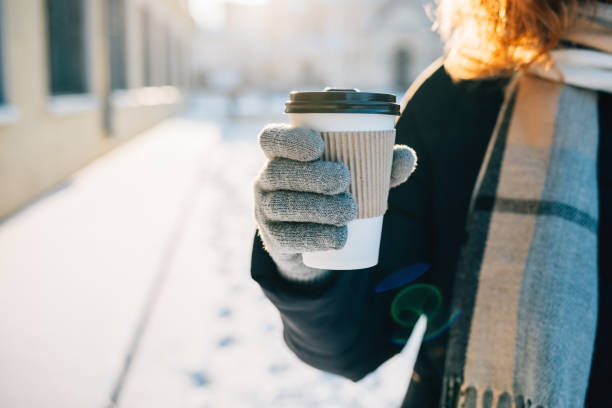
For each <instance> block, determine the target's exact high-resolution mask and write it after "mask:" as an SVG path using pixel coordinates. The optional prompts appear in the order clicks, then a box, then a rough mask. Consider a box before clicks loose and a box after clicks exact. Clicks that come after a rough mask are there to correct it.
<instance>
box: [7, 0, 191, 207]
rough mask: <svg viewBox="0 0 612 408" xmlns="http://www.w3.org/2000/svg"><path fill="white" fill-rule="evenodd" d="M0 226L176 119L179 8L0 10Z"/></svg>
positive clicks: (14, 6) (183, 71)
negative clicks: (100, 159) (132, 140)
mask: <svg viewBox="0 0 612 408" xmlns="http://www.w3.org/2000/svg"><path fill="white" fill-rule="evenodd" d="M0 8H1V11H0V103H1V105H0V217H2V216H4V215H7V214H9V213H10V212H12V211H14V210H15V209H17V208H18V207H19V206H20V205H22V204H23V203H25V202H27V201H28V200H30V199H32V198H33V197H35V196H37V195H39V194H40V193H42V192H44V191H46V190H48V189H49V188H52V187H53V186H55V185H57V184H58V183H59V182H60V181H61V180H62V179H64V178H65V177H66V176H68V175H70V174H71V173H72V172H74V171H75V170H77V169H79V168H81V167H82V166H83V165H85V164H86V163H88V162H89V161H91V160H92V159H94V158H95V157H97V156H99V155H100V154H102V153H104V152H106V151H107V150H109V149H111V148H112V147H114V146H116V145H117V144H118V143H120V142H122V141H124V140H126V139H127V138H129V137H130V136H132V135H134V134H135V133H137V132H139V131H141V130H143V129H144V128H147V127H149V126H151V125H152V124H154V123H155V122H157V121H159V120H160V119H162V118H164V117H166V116H167V115H169V114H171V113H173V112H175V111H176V110H177V109H180V107H181V105H182V101H183V96H184V90H185V89H186V88H187V86H188V85H189V82H190V75H191V74H190V72H191V49H192V40H193V36H194V31H195V25H194V22H193V20H192V17H191V15H190V14H189V13H188V10H187V5H186V0H2V1H0Z"/></svg>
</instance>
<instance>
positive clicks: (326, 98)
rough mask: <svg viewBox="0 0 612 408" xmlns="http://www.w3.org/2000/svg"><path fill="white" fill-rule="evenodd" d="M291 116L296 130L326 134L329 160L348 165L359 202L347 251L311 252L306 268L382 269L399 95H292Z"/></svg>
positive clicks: (338, 92) (336, 92) (330, 92)
mask: <svg viewBox="0 0 612 408" xmlns="http://www.w3.org/2000/svg"><path fill="white" fill-rule="evenodd" d="M286 112H287V114H288V116H289V121H290V123H291V125H292V126H296V127H303V128H308V129H313V130H316V131H318V132H320V133H321V136H322V138H323V140H324V142H325V154H324V159H325V160H331V161H342V162H343V163H344V164H345V165H346V166H347V167H348V168H349V170H350V172H351V185H350V187H349V192H350V193H351V194H352V195H353V198H354V199H355V201H356V203H357V218H356V219H355V220H353V221H350V222H349V223H348V224H347V228H348V239H347V242H346V244H345V246H344V247H343V248H342V249H339V250H329V251H317V252H305V253H303V254H302V259H303V262H304V264H305V265H307V266H310V267H313V268H319V269H333V270H346V269H362V268H369V267H372V266H374V265H376V264H377V263H378V255H379V250H380V239H381V234H382V224H383V215H384V213H385V211H386V209H387V198H388V195H389V183H390V180H391V165H392V161H393V145H394V143H395V119H396V116H397V115H398V114H399V106H398V105H397V104H396V103H395V96H394V95H389V94H375V93H366V92H359V91H357V90H346V89H343V90H334V89H326V90H325V91H323V92H301V93H296V92H292V94H291V100H290V101H289V102H287V109H286Z"/></svg>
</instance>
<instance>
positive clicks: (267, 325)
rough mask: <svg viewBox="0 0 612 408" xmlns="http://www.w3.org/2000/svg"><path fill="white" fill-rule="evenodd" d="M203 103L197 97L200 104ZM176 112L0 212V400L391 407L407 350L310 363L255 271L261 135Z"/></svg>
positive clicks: (16, 404) (240, 123) (15, 405)
mask: <svg viewBox="0 0 612 408" xmlns="http://www.w3.org/2000/svg"><path fill="white" fill-rule="evenodd" d="M200 109H201V107H200ZM203 117H205V114H204V112H203V111H201V110H195V111H191V112H190V113H188V114H185V115H182V116H180V117H175V118H172V119H169V120H166V121H165V122H163V123H161V124H159V125H158V126H156V127H155V128H153V129H151V130H149V131H147V132H144V133H143V134H142V135H140V136H139V137H137V138H135V139H133V140H132V141H130V142H128V143H126V144H125V145H123V146H121V147H119V148H118V149H116V150H114V151H113V152H111V153H109V154H107V155H105V156H103V157H101V158H100V159H98V160H97V161H95V162H94V163H92V164H91V165H90V166H88V167H87V168H85V169H83V170H82V171H80V172H79V173H77V174H75V175H74V176H73V177H72V178H71V179H70V180H68V181H67V182H66V183H65V184H64V185H62V186H60V187H58V188H57V189H56V190H55V191H53V192H50V193H49V194H47V195H46V196H44V197H41V198H40V199H38V200H37V201H35V202H33V203H31V204H30V205H28V206H26V207H25V208H23V209H22V210H21V211H20V212H18V213H17V214H14V215H13V216H11V217H9V218H7V219H5V220H3V221H0V406H2V407H11V408H34V407H36V408H38V407H43V406H44V407H50V408H55V407H58V408H60V407H61V408H72V407H74V408H84V407H96V408H98V407H99V408H104V407H108V406H113V405H114V406H118V407H126V408H132V407H134V408H140V407H147V408H156V407H160V408H162V407H163V408H168V407H172V408H175V407H189V408H191V407H194V408H196V407H197V408H204V407H215V408H216V407H223V408H226V407H230V408H232V407H298V408H299V407H344V406H347V407H348V406H350V407H395V406H397V405H398V403H399V401H401V398H402V397H403V394H404V391H405V387H406V384H407V381H408V377H409V373H408V372H407V369H406V367H408V365H409V361H408V360H409V359H410V358H411V356H406V353H402V355H400V356H398V357H396V358H394V359H392V360H391V361H389V362H388V363H387V364H386V365H384V366H383V367H381V369H379V370H378V371H377V372H375V373H374V374H372V375H370V376H368V377H367V378H366V379H365V380H363V381H361V382H359V383H357V384H354V383H351V382H350V381H346V380H344V379H342V378H339V377H335V376H333V375H329V374H325V373H322V372H319V371H317V370H314V369H312V368H310V367H307V366H306V365H304V364H303V363H301V362H300V361H298V360H297V358H296V357H294V356H293V355H292V354H291V353H290V352H289V351H288V349H287V348H286V347H285V345H284V344H283V342H282V335H281V325H280V321H279V318H278V313H277V312H276V310H275V309H274V308H273V307H272V306H271V304H270V303H269V302H268V301H267V299H265V297H264V296H263V295H262V293H261V291H260V290H259V288H258V286H257V285H256V284H255V283H254V282H252V281H251V279H250V277H249V258H250V244H251V240H252V236H253V231H254V223H253V219H252V216H251V213H252V210H251V205H252V203H251V181H252V179H253V177H254V176H255V175H256V173H257V171H258V170H259V169H260V167H261V165H262V163H263V155H262V154H261V153H260V152H259V150H258V149H257V146H256V143H255V138H256V135H257V132H258V130H259V129H260V128H261V127H262V126H263V124H265V123H266V122H269V121H271V120H274V119H276V120H282V118H270V117H268V118H251V119H234V120H229V119H227V118H222V117H219V118H207V119H202V118H203Z"/></svg>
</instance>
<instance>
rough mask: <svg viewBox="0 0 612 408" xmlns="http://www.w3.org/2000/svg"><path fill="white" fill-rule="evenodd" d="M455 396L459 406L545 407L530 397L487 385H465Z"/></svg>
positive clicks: (481, 407)
mask: <svg viewBox="0 0 612 408" xmlns="http://www.w3.org/2000/svg"><path fill="white" fill-rule="evenodd" d="M453 392H456V390H455V391H453ZM457 396H458V401H457V405H456V406H457V407H460V408H547V407H545V406H544V405H536V404H535V403H534V402H533V401H532V399H531V398H529V397H526V396H524V395H512V394H510V393H509V392H507V391H493V390H491V388H488V387H487V388H485V387H475V386H473V385H471V386H467V387H464V388H463V389H462V390H461V391H460V392H459V393H458V395H457Z"/></svg>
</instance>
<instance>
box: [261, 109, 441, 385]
mask: <svg viewBox="0 0 612 408" xmlns="http://www.w3.org/2000/svg"><path fill="white" fill-rule="evenodd" d="M413 119H414V118H413V114H411V111H410V109H409V106H408V107H407V108H406V109H404V112H403V114H402V116H401V118H400V120H399V121H398V123H397V125H396V130H397V139H396V143H402V144H407V145H409V146H412V147H413V148H414V149H415V150H416V152H417V156H418V157H419V164H418V167H417V169H416V170H415V173H414V174H413V175H412V176H411V177H410V179H409V180H408V181H407V182H406V183H404V184H402V185H401V186H399V187H396V188H395V189H393V190H392V191H391V193H390V196H389V209H388V211H387V213H386V214H385V217H384V222H383V233H382V242H381V250H380V262H379V265H377V266H376V267H373V268H369V269H362V270H351V271H335V272H334V274H335V276H334V277H333V278H332V279H331V280H329V281H327V282H326V283H325V284H324V286H319V287H315V288H312V287H310V288H304V287H299V286H297V285H295V284H294V283H292V282H288V281H286V280H284V279H283V278H281V276H280V275H279V274H278V271H277V269H276V266H275V264H274V261H273V260H272V259H271V258H270V256H269V255H268V253H267V252H266V251H265V249H264V248H263V246H262V243H261V240H260V239H259V237H258V236H256V237H255V242H254V246H253V253H252V262H251V276H252V278H253V279H254V280H255V281H257V282H258V283H259V285H260V286H261V288H262V289H263V291H264V293H265V295H266V296H267V297H268V298H269V299H270V301H271V302H272V303H273V304H274V306H276V308H277V309H278V311H279V312H280V317H281V320H282V323H283V328H284V330H283V335H284V339H285V342H286V343H287V345H288V347H289V348H290V349H291V350H292V351H293V352H294V353H295V354H296V355H297V356H298V357H299V358H300V359H301V360H302V361H304V362H305V363H307V364H309V365H311V366H313V367H315V368H318V369H320V370H324V371H327V372H330V373H334V374H338V375H341V376H344V377H346V378H349V379H351V380H353V381H358V380H360V379H361V378H363V377H364V376H365V375H366V374H368V373H370V372H371V371H373V370H375V369H376V368H377V367H378V366H379V365H381V364H382V363H383V362H385V361H386V360H387V359H389V358H390V357H391V356H393V355H394V354H396V353H397V352H399V351H400V350H401V348H402V347H401V346H398V345H396V344H394V343H393V342H392V341H391V338H392V335H393V333H394V331H395V330H396V329H397V328H398V327H396V324H395V323H394V322H393V320H392V318H391V314H390V305H391V301H392V299H393V295H394V294H396V291H387V292H382V293H376V292H375V287H376V285H377V284H378V283H379V282H380V281H381V280H382V279H383V278H384V277H385V276H386V275H388V274H389V273H392V272H394V271H397V270H398V269H400V268H405V267H408V266H410V265H412V264H414V263H417V262H428V261H430V260H431V236H430V234H431V228H430V227H429V225H430V222H431V221H430V213H429V211H430V208H431V206H430V205H429V199H430V197H431V193H430V191H429V189H430V187H431V185H430V183H429V180H428V179H429V177H430V176H429V173H430V172H429V169H428V158H427V153H426V149H425V146H423V145H422V143H421V142H420V138H419V134H418V131H417V126H416V125H415V123H416V122H415V121H414V120H413Z"/></svg>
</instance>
